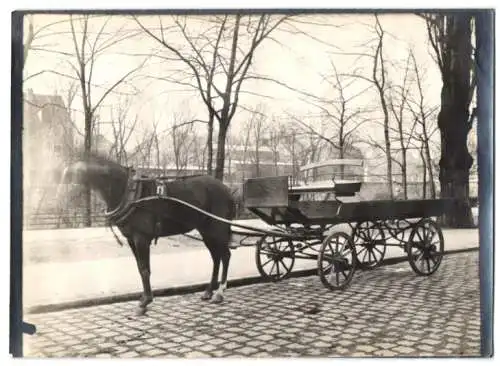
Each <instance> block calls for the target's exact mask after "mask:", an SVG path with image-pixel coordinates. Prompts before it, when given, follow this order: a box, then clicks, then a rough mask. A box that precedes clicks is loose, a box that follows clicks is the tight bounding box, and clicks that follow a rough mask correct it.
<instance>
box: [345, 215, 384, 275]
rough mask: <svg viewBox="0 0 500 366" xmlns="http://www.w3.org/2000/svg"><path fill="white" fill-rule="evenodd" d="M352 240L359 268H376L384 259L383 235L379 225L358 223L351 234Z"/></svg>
mask: <svg viewBox="0 0 500 366" xmlns="http://www.w3.org/2000/svg"><path fill="white" fill-rule="evenodd" d="M352 240H353V242H354V245H355V246H356V252H357V253H356V257H357V258H356V259H357V261H358V263H357V264H358V265H359V266H360V268H364V269H373V268H375V267H378V266H379V265H380V263H381V262H382V260H383V259H384V257H385V250H386V245H385V235H384V231H383V230H382V228H381V226H380V224H378V223H374V222H359V223H357V224H356V226H355V228H354V230H353V232H352Z"/></svg>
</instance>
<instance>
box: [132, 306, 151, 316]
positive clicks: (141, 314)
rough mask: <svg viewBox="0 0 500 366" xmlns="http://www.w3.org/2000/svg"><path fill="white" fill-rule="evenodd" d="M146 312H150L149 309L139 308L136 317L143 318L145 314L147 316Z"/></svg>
mask: <svg viewBox="0 0 500 366" xmlns="http://www.w3.org/2000/svg"><path fill="white" fill-rule="evenodd" d="M146 311H148V309H147V308H146V307H142V306H139V307H138V308H137V310H136V311H135V315H137V316H143V315H144V314H146Z"/></svg>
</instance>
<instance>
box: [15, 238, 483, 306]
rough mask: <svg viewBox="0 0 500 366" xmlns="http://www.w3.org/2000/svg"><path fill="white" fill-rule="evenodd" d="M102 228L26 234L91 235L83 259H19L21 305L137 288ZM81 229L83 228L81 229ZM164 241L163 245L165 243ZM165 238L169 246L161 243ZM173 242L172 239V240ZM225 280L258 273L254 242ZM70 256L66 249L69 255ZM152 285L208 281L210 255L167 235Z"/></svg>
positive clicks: (71, 242)
mask: <svg viewBox="0 0 500 366" xmlns="http://www.w3.org/2000/svg"><path fill="white" fill-rule="evenodd" d="M104 230H107V229H76V230H59V232H53V233H52V234H51V235H49V234H47V233H45V234H44V233H41V232H38V233H36V232H29V233H27V234H25V239H24V241H23V243H24V244H23V245H24V251H25V252H26V250H28V249H29V248H30V246H35V247H38V248H43V247H44V246H45V247H47V246H51V247H53V248H57V247H60V246H66V247H69V248H71V247H72V246H77V245H78V244H77V243H78V242H87V241H93V243H94V244H93V245H94V247H93V248H92V247H90V248H88V250H89V251H91V252H92V253H90V254H94V256H92V257H91V259H88V260H77V259H78V258H76V260H75V258H73V260H71V261H68V260H65V261H61V262H53V261H49V262H46V263H38V264H36V263H32V262H29V261H27V260H26V256H25V260H24V266H23V303H24V307H25V308H30V307H33V306H38V305H47V304H57V303H62V302H69V301H77V300H89V299H95V298H100V297H108V296H113V295H123V294H128V293H135V292H141V291H142V284H141V280H140V276H139V273H138V270H137V265H136V263H135V259H134V257H133V256H132V254H131V252H130V249H129V248H128V247H125V246H124V247H119V246H118V245H117V244H116V242H114V239H113V237H112V235H111V233H109V230H108V232H105V231H104ZM83 233H84V234H83ZM443 234H444V239H445V250H447V251H448V250H458V249H468V248H477V247H478V246H479V236H478V235H479V234H478V230H477V229H471V230H464V229H461V230H444V231H443ZM166 242H167V244H166V245H165V243H166ZM169 244H170V250H167V249H165V248H166V247H168V246H169ZM174 245H175V244H174ZM99 246H102V247H103V248H107V250H108V251H109V252H113V253H114V255H113V256H109V253H108V257H105V256H104V257H103V256H100V255H99V253H98V252H96V249H95V248H99ZM231 253H232V256H231V262H230V267H229V275H228V278H229V280H232V279H240V278H245V277H251V276H258V275H259V273H258V270H257V267H256V264H255V248H254V247H240V248H238V249H236V250H232V252H231ZM404 255H405V253H404V252H403V251H402V250H401V249H400V248H394V247H388V248H387V251H386V256H385V257H386V258H394V257H401V256H404ZM70 256H71V255H70ZM314 268H316V262H315V261H311V260H308V261H305V260H296V261H295V265H294V271H296V270H300V269H314ZM151 272H152V275H151V286H152V288H153V290H155V289H164V288H171V287H179V286H184V285H194V284H201V283H207V282H208V281H209V279H210V276H211V272H212V260H211V257H210V255H209V253H208V251H207V250H206V249H205V247H204V246H203V244H202V243H196V244H194V245H193V244H191V245H189V247H188V248H185V247H184V245H183V244H177V246H176V247H175V250H172V242H171V241H170V242H168V241H167V239H161V240H159V241H158V245H157V246H152V255H151Z"/></svg>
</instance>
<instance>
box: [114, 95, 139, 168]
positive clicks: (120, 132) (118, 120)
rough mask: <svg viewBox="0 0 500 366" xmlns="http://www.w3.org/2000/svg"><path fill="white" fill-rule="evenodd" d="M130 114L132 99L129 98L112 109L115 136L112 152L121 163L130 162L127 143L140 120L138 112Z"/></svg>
mask: <svg viewBox="0 0 500 366" xmlns="http://www.w3.org/2000/svg"><path fill="white" fill-rule="evenodd" d="M129 114H130V100H129V99H128V98H125V99H124V100H123V101H122V102H121V103H119V104H118V105H117V106H114V107H113V108H112V109H111V121H110V124H111V127H112V129H113V137H114V139H113V146H112V147H111V150H112V151H111V154H112V155H113V156H114V158H115V160H116V161H117V162H118V163H119V164H125V165H126V164H128V153H127V145H128V143H129V141H130V137H131V136H132V133H133V132H134V130H135V127H136V125H137V122H138V120H139V117H138V115H137V114H136V115H135V116H133V117H130V116H129Z"/></svg>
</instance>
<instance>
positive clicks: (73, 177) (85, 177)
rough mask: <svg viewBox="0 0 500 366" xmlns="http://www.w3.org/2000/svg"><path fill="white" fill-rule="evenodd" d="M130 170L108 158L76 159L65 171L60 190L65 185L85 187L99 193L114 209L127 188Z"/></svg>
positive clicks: (91, 156)
mask: <svg viewBox="0 0 500 366" xmlns="http://www.w3.org/2000/svg"><path fill="white" fill-rule="evenodd" d="M129 175H130V168H126V167H124V166H122V165H120V164H118V163H115V162H113V161H111V160H109V159H107V158H104V157H100V156H96V155H90V156H85V157H83V158H79V159H76V160H75V161H73V162H72V163H70V164H69V165H68V166H66V168H65V169H64V170H63V173H62V176H61V182H60V185H59V189H58V198H60V192H61V190H60V188H61V186H62V185H65V184H76V185H85V186H88V187H90V189H92V190H95V191H97V192H98V193H99V194H100V195H101V197H102V199H103V200H104V201H105V202H106V204H107V205H108V208H113V207H115V206H117V205H118V204H119V203H120V200H121V198H122V197H123V194H124V192H125V189H126V187H127V181H128V178H129Z"/></svg>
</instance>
